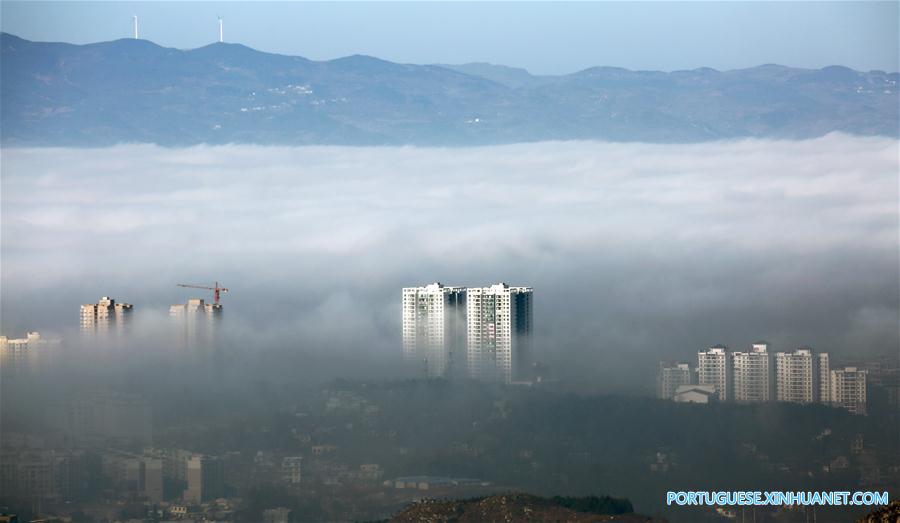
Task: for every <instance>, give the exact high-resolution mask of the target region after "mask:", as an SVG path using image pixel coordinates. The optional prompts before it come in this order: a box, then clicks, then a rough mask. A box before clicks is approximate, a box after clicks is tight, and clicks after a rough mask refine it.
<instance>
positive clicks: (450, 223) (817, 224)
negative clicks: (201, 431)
mask: <svg viewBox="0 0 900 523" xmlns="http://www.w3.org/2000/svg"><path fill="white" fill-rule="evenodd" d="M2 157H3V158H2V290H3V292H2V333H3V334H5V335H8V336H14V337H20V336H23V335H24V333H25V331H27V330H41V331H45V332H56V333H58V334H60V335H62V336H63V337H64V338H68V337H69V336H72V332H74V330H75V329H76V328H77V324H78V308H79V305H80V304H82V303H89V302H92V301H93V302H96V301H97V299H98V298H99V297H100V296H104V295H108V296H112V297H114V298H116V299H117V300H121V301H126V302H129V303H133V304H134V306H135V310H136V317H137V319H138V324H142V325H146V326H148V329H151V330H152V329H159V328H161V327H160V326H161V325H164V323H165V315H166V314H167V310H168V306H169V305H170V304H172V303H178V302H184V301H186V300H187V298H189V297H203V298H207V299H210V298H211V296H210V295H209V294H208V293H205V292H204V291H193V290H188V289H183V288H179V287H176V285H175V284H176V283H202V284H211V283H212V282H214V281H216V280H218V281H219V282H220V283H221V284H222V285H224V286H227V287H228V288H229V289H230V290H231V292H230V293H229V294H227V295H225V296H224V297H223V303H224V307H225V316H224V321H225V322H226V324H228V328H229V329H231V330H232V332H234V333H236V334H235V336H237V337H238V338H234V339H241V340H243V341H242V342H241V343H240V350H244V351H247V352H252V351H265V350H267V347H273V346H278V347H281V348H282V349H287V350H294V349H296V350H298V351H305V352H308V353H310V354H319V353H322V354H323V355H326V354H327V355H333V356H334V357H335V358H340V359H341V360H342V361H344V362H346V363H345V364H346V366H347V367H346V368H349V367H350V366H352V363H351V362H354V361H359V362H368V361H378V360H380V361H383V362H385V366H387V367H389V366H390V365H393V363H394V362H396V361H399V354H400V288H401V287H403V286H411V285H417V284H426V283H428V282H431V281H441V282H443V283H446V284H453V285H469V286H475V285H487V284H490V283H495V282H498V281H505V282H508V283H510V284H515V285H529V286H532V287H534V293H535V295H534V300H535V302H534V304H535V305H534V306H535V313H534V320H535V335H536V339H537V345H536V346H537V349H538V352H539V358H540V359H542V360H544V361H546V362H548V363H549V364H550V365H551V368H552V369H553V371H554V373H555V374H556V375H557V376H558V377H560V378H562V379H564V380H573V381H575V382H578V383H582V384H584V385H587V386H589V387H592V388H594V389H597V390H608V391H626V392H649V391H651V390H652V387H653V381H652V380H653V373H654V371H655V369H654V367H653V365H654V362H655V361H656V360H658V359H662V358H673V359H684V360H688V361H695V360H696V351H697V350H698V349H700V348H704V347H707V346H709V345H712V344H715V343H724V344H726V345H729V346H730V347H733V348H737V347H744V346H746V345H748V344H749V343H751V342H753V341H756V340H757V339H760V338H763V339H767V340H768V341H770V342H771V343H772V344H773V346H774V348H775V349H776V350H784V349H792V348H796V347H797V346H799V345H811V346H812V347H814V348H816V349H818V350H822V351H829V352H831V353H832V354H833V355H832V359H833V360H836V361H837V362H838V363H840V361H841V360H842V359H850V358H853V357H855V356H857V355H859V356H870V355H873V354H896V352H897V350H898V336H900V334H898V331H900V328H898V288H900V277H898V142H897V141H896V140H893V139H887V138H858V137H849V136H844V135H829V136H826V137H823V138H820V139H815V140H808V141H766V140H745V141H736V142H722V143H709V144H695V145H649V144H610V143H593V142H548V143H534V144H520V145H510V146H497V147H479V148H462V149H442V148H405V147H400V148H397V147H373V148H347V147H296V148H292V147H262V146H244V145H241V146H224V147H191V148H187V149H166V148H161V147H156V146H149V145H123V146H118V147H113V148H107V149H4V150H3V151H2ZM241 336H243V337H242V338H241ZM148 350H153V349H148ZM360 365H364V364H363V363H360ZM365 372H366V369H365V368H360V369H354V371H353V373H352V374H354V375H357V376H359V375H365Z"/></svg>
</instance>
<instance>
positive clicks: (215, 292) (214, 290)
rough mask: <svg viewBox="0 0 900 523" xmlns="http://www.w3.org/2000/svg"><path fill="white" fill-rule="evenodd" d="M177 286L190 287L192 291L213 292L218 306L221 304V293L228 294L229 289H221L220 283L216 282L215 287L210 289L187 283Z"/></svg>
mask: <svg viewBox="0 0 900 523" xmlns="http://www.w3.org/2000/svg"><path fill="white" fill-rule="evenodd" d="M176 285H178V286H179V287H188V288H190V289H206V290H208V291H213V296H214V297H215V302H216V305H218V304H219V293H220V292H228V289H226V288H225V287H219V282H216V283H215V285H214V286H213V287H208V286H206V285H190V284H187V283H177V284H176Z"/></svg>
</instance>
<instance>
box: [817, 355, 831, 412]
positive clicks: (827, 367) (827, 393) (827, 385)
mask: <svg viewBox="0 0 900 523" xmlns="http://www.w3.org/2000/svg"><path fill="white" fill-rule="evenodd" d="M816 360H817V365H818V367H819V373H818V376H817V379H818V380H819V397H818V398H817V401H819V402H822V403H825V404H828V403H831V363H830V360H829V358H828V353H827V352H823V353H820V354H817V355H816Z"/></svg>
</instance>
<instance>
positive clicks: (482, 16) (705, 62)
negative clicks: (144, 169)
mask: <svg viewBox="0 0 900 523" xmlns="http://www.w3.org/2000/svg"><path fill="white" fill-rule="evenodd" d="M898 6H900V2H897V1H891V2H811V1H804V2H732V1H719V2H629V3H626V2H591V3H588V2H574V3H559V2H555V3H548V2H524V3H520V2H494V3H487V2H396V3H383V2H361V3H360V2H328V3H325V2H212V1H209V2H177V3H176V2H78V1H65V2H33V1H28V2H8V1H5V0H4V1H2V2H0V26H2V29H3V31H6V32H10V33H13V34H16V35H18V36H21V37H24V38H27V39H30V40H43V41H64V42H72V43H89V42H97V41H104V40H114V39H117V38H124V37H129V36H131V22H132V18H131V17H132V15H133V14H137V15H138V17H139V20H140V32H141V37H142V38H146V39H149V40H152V41H154V42H156V43H158V44H160V45H164V46H169V47H178V48H194V47H200V46H203V45H205V44H208V43H211V42H213V41H215V40H216V39H217V38H218V23H217V21H216V16H217V15H221V16H223V17H224V19H225V40H226V41H228V42H239V43H242V44H245V45H248V46H251V47H254V48H257V49H260V50H264V51H270V52H277V53H284V54H295V55H302V56H305V57H308V58H312V59H316V60H323V59H331V58H337V57H340V56H346V55H350V54H368V55H373V56H378V57H380V58H384V59H387V60H392V61H397V62H407V63H465V62H474V61H479V62H491V63H498V64H505V65H511V66H517V67H525V68H527V69H528V70H530V71H531V72H532V73H535V74H561V73H569V72H573V71H577V70H580V69H584V68H587V67H591V66H595V65H609V66H619V67H626V68H629V69H654V70H666V71H671V70H676V69H690V68H695V67H713V68H716V69H735V68H742V67H751V66H754V65H759V64H763V63H779V64H784V65H790V66H797V67H823V66H826V65H834V64H838V65H846V66H849V67H853V68H855V69H860V70H870V69H882V70H888V71H897V70H898V69H900V65H898V60H900V58H898V40H900V35H898V33H900V31H898V23H900V22H898V20H900V9H898Z"/></svg>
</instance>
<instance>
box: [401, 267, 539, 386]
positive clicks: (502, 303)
mask: <svg viewBox="0 0 900 523" xmlns="http://www.w3.org/2000/svg"><path fill="white" fill-rule="evenodd" d="M531 303H532V289H531V288H530V287H511V286H509V285H507V284H505V283H498V284H496V285H491V286H488V287H447V286H444V285H442V284H440V283H432V284H429V285H426V286H424V287H406V288H404V289H403V357H404V360H405V361H406V362H407V363H408V364H409V365H411V366H413V367H414V368H415V369H416V371H417V372H419V373H420V374H422V375H425V376H428V377H431V378H459V377H464V376H468V377H469V378H472V379H477V380H481V381H489V382H499V383H507V384H510V383H518V382H529V381H531V380H533V379H534V376H533V372H532V370H533V367H532V365H533V364H534V362H533V344H532V339H531V332H532V305H531Z"/></svg>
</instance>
